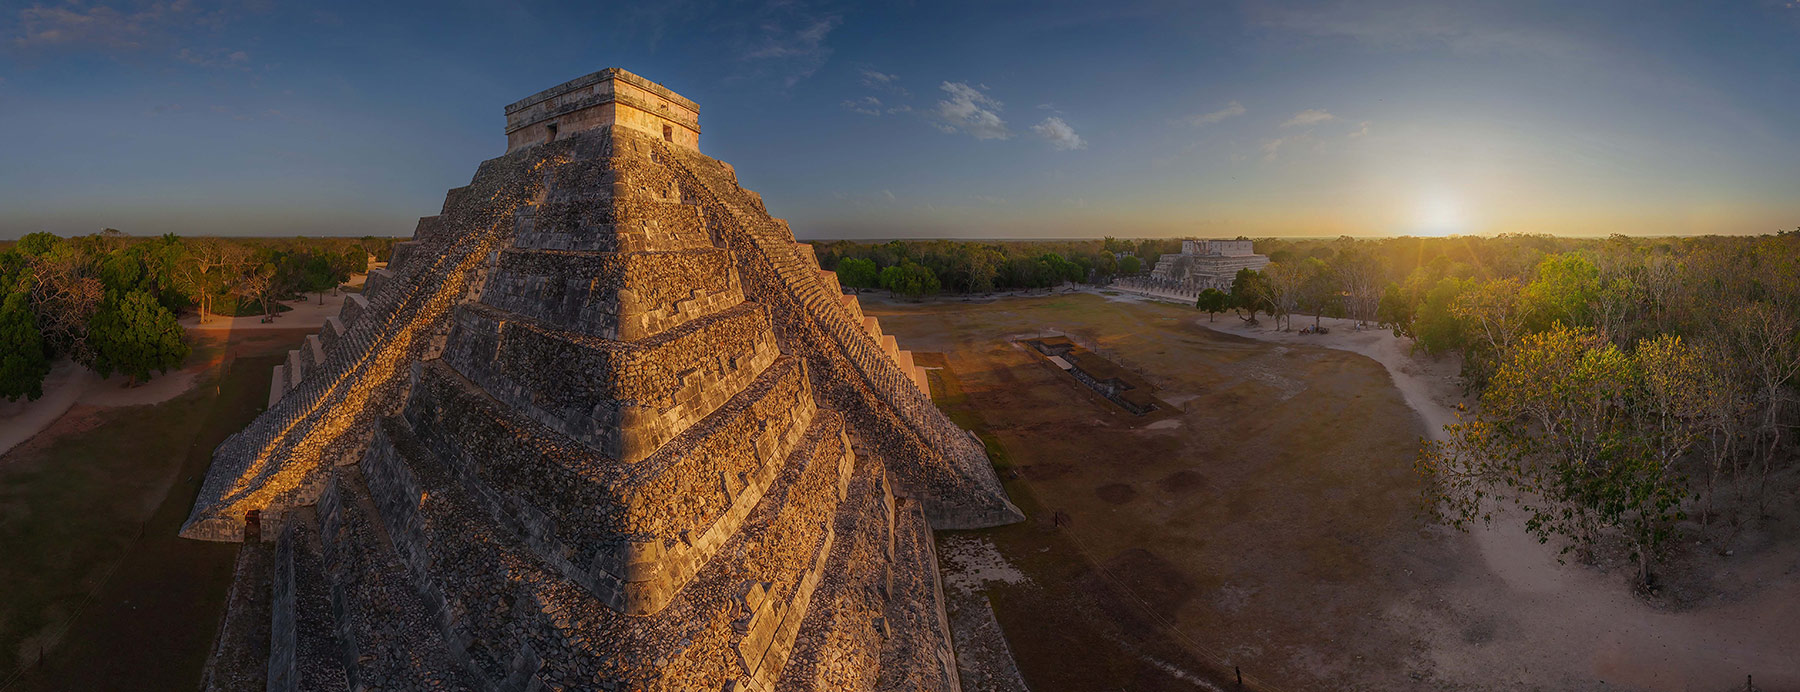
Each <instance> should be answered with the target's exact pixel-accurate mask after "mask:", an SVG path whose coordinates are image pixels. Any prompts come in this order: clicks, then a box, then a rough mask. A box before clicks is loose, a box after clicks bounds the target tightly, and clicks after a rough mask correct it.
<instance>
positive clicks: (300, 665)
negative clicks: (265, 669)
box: [268, 507, 352, 692]
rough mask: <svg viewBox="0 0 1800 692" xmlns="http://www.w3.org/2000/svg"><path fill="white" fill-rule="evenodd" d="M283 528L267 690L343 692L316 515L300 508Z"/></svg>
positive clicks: (339, 649)
mask: <svg viewBox="0 0 1800 692" xmlns="http://www.w3.org/2000/svg"><path fill="white" fill-rule="evenodd" d="M282 524H283V527H282V533H281V537H280V538H279V539H278V540H277V542H276V544H275V576H274V584H273V590H272V597H271V612H272V615H271V617H270V631H269V681H268V682H269V684H268V689H269V690H271V691H272V692H273V691H281V692H290V691H293V692H298V691H301V690H304V691H306V692H311V691H312V690H326V691H331V692H336V691H337V690H345V691H348V690H350V689H352V688H351V686H350V682H349V680H348V679H346V678H345V676H344V667H343V656H344V650H343V647H342V646H341V644H340V642H339V641H338V640H337V637H336V636H335V633H336V627H335V626H334V621H333V618H332V610H333V604H332V599H331V584H330V580H329V578H328V577H327V576H326V574H325V560H324V556H323V554H322V549H321V547H320V544H319V536H318V526H317V519H316V515H315V513H314V511H313V509H312V508H310V507H308V508H302V509H300V510H297V511H295V512H293V513H290V515H289V516H288V517H287V520H286V521H284V522H282Z"/></svg>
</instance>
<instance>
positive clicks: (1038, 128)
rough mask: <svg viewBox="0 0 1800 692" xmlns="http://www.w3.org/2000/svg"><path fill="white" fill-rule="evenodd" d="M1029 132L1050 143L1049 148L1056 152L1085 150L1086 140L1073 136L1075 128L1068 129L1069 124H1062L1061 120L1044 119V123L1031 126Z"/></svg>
mask: <svg viewBox="0 0 1800 692" xmlns="http://www.w3.org/2000/svg"><path fill="white" fill-rule="evenodd" d="M1031 131H1032V132H1033V133H1035V134H1036V135H1037V136H1039V137H1043V138H1044V139H1045V140H1046V141H1048V142H1050V146H1051V147H1052V148H1055V149H1056V150H1057V151H1073V150H1076V149H1086V148H1087V140H1084V139H1082V138H1081V135H1078V134H1075V128H1073V127H1069V124H1068V123H1066V122H1063V119H1062V118H1057V117H1049V118H1045V119H1044V122H1041V123H1038V124H1036V125H1032V126H1031Z"/></svg>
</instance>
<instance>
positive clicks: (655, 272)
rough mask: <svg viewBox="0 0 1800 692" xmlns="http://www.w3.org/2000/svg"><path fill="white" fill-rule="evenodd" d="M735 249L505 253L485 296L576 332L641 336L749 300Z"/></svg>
mask: <svg viewBox="0 0 1800 692" xmlns="http://www.w3.org/2000/svg"><path fill="white" fill-rule="evenodd" d="M733 269H734V267H733V262H732V260H731V255H730V253H729V252H727V251H725V250H723V249H720V248H712V247H708V248H703V249H696V250H678V251H670V252H632V253H588V252H570V251H561V250H516V249H509V250H506V251H503V252H501V253H500V257H499V261H498V262H496V263H495V266H494V270H493V273H492V274H490V275H489V277H488V284H487V288H486V290H485V291H483V292H482V296H481V300H482V302H483V303H485V304H487V305H491V306H493V307H496V308H499V309H502V310H506V311H508V312H512V313H516V314H519V315H523V316H525V317H530V318H533V319H536V320H539V321H542V322H548V323H551V324H556V325H559V326H561V327H562V328H564V329H567V330H570V331H576V332H581V333H583V334H586V335H589V336H594V337H599V338H603V339H615V340H625V341H629V340H635V339H642V338H644V337H647V336H650V335H653V334H656V333H658V332H662V331H666V330H668V329H671V328H674V327H676V326H678V325H681V324H683V323H685V322H688V321H690V320H694V319H698V318H700V317H705V316H707V315H711V314H714V313H717V312H719V311H721V310H724V309H726V308H729V307H731V306H734V305H737V304H738V303H742V302H744V293H743V291H742V290H739V289H738V286H737V280H736V279H737V276H736V274H735V273H734V272H733Z"/></svg>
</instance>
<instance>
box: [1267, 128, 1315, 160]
mask: <svg viewBox="0 0 1800 692" xmlns="http://www.w3.org/2000/svg"><path fill="white" fill-rule="evenodd" d="M1312 143H1315V140H1314V139H1313V136H1312V133H1310V132H1302V133H1300V134H1297V135H1288V136H1286V137H1276V138H1274V139H1265V140H1263V141H1262V145H1261V147H1262V155H1263V161H1265V162H1268V161H1274V160H1276V159H1279V158H1281V155H1282V153H1283V152H1288V151H1293V150H1294V148H1295V147H1298V146H1302V145H1305V144H1312Z"/></svg>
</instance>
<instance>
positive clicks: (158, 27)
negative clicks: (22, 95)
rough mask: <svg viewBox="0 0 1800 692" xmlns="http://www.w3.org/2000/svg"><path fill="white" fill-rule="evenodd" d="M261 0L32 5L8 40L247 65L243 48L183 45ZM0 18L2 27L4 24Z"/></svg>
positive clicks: (22, 45) (257, 7) (44, 47)
mask: <svg viewBox="0 0 1800 692" xmlns="http://www.w3.org/2000/svg"><path fill="white" fill-rule="evenodd" d="M267 9H268V8H267V7H266V6H265V5H263V4H261V3H212V2H205V1H204V0H173V1H171V2H163V1H157V2H139V3H117V2H114V3H107V2H99V3H87V2H64V3H61V4H55V5H44V4H34V5H31V6H30V7H26V8H23V9H20V10H18V13H17V14H16V15H15V16H14V18H13V19H14V21H13V22H11V29H12V31H13V32H14V33H13V35H12V36H11V43H12V45H13V47H14V48H17V49H19V50H40V51H48V50H59V49H61V50H81V51H93V52H98V53H106V54H136V53H139V52H148V53H151V54H156V53H164V52H165V51H166V53H164V54H166V55H168V56H169V57H171V58H173V59H174V60H176V61H179V62H183V63H187V64H190V65H198V66H201V67H231V68H238V69H244V68H247V67H248V64H249V59H250V56H249V55H248V54H246V53H244V52H243V51H241V50H234V49H230V48H219V47H195V46H190V45H185V44H187V43H188V42H189V41H190V40H191V39H192V38H193V35H194V32H193V31H192V30H193V29H195V28H201V29H208V30H211V32H212V33H213V34H215V35H216V34H218V33H219V31H220V30H222V29H224V28H225V26H226V25H227V24H229V23H230V22H231V21H233V20H234V19H236V18H238V17H241V16H242V15H244V14H245V13H249V12H259V11H266V10H267ZM6 25H7V24H6V22H4V21H3V18H0V26H6Z"/></svg>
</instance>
